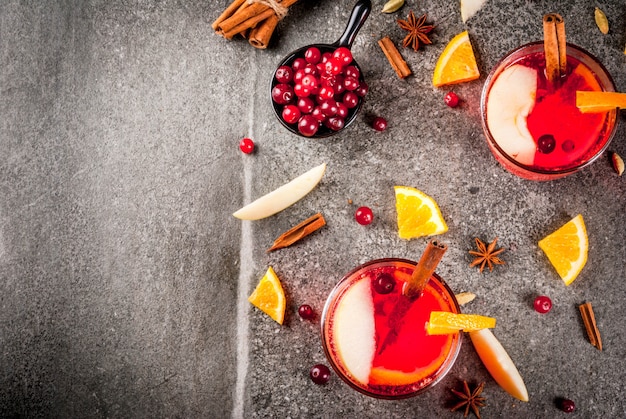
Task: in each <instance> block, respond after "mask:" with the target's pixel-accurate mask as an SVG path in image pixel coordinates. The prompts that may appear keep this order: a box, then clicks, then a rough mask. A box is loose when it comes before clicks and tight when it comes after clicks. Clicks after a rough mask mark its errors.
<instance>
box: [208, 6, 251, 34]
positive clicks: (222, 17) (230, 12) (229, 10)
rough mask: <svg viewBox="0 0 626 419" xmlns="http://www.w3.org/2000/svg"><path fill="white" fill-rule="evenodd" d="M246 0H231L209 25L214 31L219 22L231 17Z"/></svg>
mask: <svg viewBox="0 0 626 419" xmlns="http://www.w3.org/2000/svg"><path fill="white" fill-rule="evenodd" d="M246 1H247V0H233V2H232V3H231V4H230V5H229V6H228V7H227V8H226V9H225V10H224V11H223V12H222V14H221V15H220V16H219V17H218V18H217V19H215V21H214V22H213V24H211V27H212V28H213V30H214V31H216V30H217V28H218V26H219V24H220V23H222V22H223V21H225V20H226V19H228V18H229V17H231V16H232V15H233V14H235V12H236V11H237V10H238V9H239V7H240V6H241V5H243V4H244V3H246Z"/></svg>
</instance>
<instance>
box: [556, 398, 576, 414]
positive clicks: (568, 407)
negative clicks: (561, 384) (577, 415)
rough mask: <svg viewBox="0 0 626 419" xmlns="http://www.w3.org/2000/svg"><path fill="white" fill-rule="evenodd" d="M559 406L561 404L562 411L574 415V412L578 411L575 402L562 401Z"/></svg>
mask: <svg viewBox="0 0 626 419" xmlns="http://www.w3.org/2000/svg"><path fill="white" fill-rule="evenodd" d="M559 404H560V408H561V410H562V411H564V412H566V413H572V412H573V411H574V410H576V403H574V401H573V400H570V399H561V401H560V403H559Z"/></svg>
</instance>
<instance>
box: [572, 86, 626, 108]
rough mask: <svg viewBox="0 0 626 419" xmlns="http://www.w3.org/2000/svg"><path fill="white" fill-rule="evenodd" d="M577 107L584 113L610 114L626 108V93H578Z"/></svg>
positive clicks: (580, 91)
mask: <svg viewBox="0 0 626 419" xmlns="http://www.w3.org/2000/svg"><path fill="white" fill-rule="evenodd" d="M576 106H577V107H578V109H579V110H580V111H581V112H582V113H597V112H608V111H612V110H614V109H616V108H620V109H623V108H626V93H617V92H586V91H582V90H578V91H577V92H576Z"/></svg>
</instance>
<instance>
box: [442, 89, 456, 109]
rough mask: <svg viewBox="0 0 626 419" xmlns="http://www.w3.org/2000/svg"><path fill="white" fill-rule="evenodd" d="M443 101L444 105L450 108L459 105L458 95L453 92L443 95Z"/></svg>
mask: <svg viewBox="0 0 626 419" xmlns="http://www.w3.org/2000/svg"><path fill="white" fill-rule="evenodd" d="M443 101H444V102H446V105H448V106H449V107H451V108H456V107H457V106H458V105H459V97H458V96H457V94H456V93H454V92H448V93H446V95H445V96H444V97H443Z"/></svg>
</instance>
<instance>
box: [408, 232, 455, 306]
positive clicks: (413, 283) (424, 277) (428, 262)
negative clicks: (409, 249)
mask: <svg viewBox="0 0 626 419" xmlns="http://www.w3.org/2000/svg"><path fill="white" fill-rule="evenodd" d="M446 250H448V246H447V245H446V244H444V243H439V242H437V241H436V240H432V241H430V242H429V243H428V245H427V246H426V250H424V253H423V254H422V257H421V258H420V260H419V262H418V263H417V265H416V266H415V269H414V270H413V274H412V275H411V279H410V280H409V282H407V283H406V285H405V286H404V288H403V289H402V294H403V295H404V296H406V297H409V298H417V297H419V296H420V294H421V293H422V290H423V289H424V288H425V287H426V284H428V281H429V280H430V277H431V276H432V274H433V273H434V272H435V268H437V265H438V264H439V262H440V261H441V258H442V257H443V254H444V253H445V252H446Z"/></svg>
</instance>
